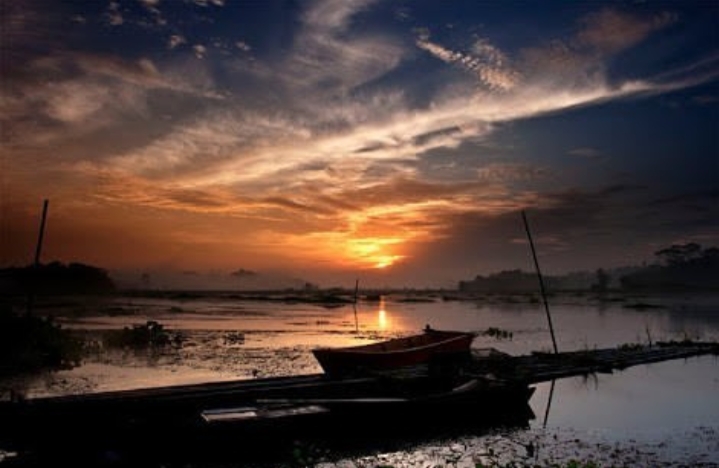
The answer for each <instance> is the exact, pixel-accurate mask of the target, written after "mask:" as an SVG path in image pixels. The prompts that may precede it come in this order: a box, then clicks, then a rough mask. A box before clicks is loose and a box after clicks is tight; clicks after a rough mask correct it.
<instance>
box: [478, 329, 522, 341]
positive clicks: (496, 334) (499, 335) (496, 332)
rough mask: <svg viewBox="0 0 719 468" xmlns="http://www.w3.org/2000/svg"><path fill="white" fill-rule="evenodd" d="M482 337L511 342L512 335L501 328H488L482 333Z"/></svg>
mask: <svg viewBox="0 0 719 468" xmlns="http://www.w3.org/2000/svg"><path fill="white" fill-rule="evenodd" d="M482 335H484V336H490V337H492V338H496V339H498V340H511V339H512V337H513V336H514V334H513V333H512V332H511V331H509V330H502V329H501V328H497V327H489V328H487V329H486V330H485V331H483V332H482Z"/></svg>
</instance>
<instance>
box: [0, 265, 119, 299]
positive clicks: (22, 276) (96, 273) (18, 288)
mask: <svg viewBox="0 0 719 468" xmlns="http://www.w3.org/2000/svg"><path fill="white" fill-rule="evenodd" d="M113 291H115V284H114V283H113V281H112V279H111V278H110V276H109V275H108V273H107V271H105V270H103V269H102V268H98V267H94V266H91V265H85V264H82V263H70V264H63V263H60V262H52V263H48V264H43V265H38V266H34V265H31V266H26V267H10V268H3V269H0V292H1V293H2V294H7V295H13V294H30V293H33V294H37V295H65V294H106V293H111V292H113Z"/></svg>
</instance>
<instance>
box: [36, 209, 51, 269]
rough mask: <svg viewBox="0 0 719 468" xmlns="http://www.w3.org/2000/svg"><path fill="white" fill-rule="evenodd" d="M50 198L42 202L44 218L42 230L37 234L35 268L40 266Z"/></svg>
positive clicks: (41, 223) (41, 222) (41, 225)
mask: <svg viewBox="0 0 719 468" xmlns="http://www.w3.org/2000/svg"><path fill="white" fill-rule="evenodd" d="M48 203H49V200H47V199H45V201H44V202H43V204H42V220H41V221H40V232H39V233H38V236H37V247H36V248H35V263H34V265H35V268H37V267H39V266H40V253H41V252H42V240H43V238H44V237H45V220H46V219H47V205H48Z"/></svg>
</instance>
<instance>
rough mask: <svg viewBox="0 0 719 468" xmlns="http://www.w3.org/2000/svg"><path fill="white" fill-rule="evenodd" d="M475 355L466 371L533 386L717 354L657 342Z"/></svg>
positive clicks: (710, 347) (714, 348)
mask: <svg viewBox="0 0 719 468" xmlns="http://www.w3.org/2000/svg"><path fill="white" fill-rule="evenodd" d="M474 354H475V355H474V356H473V359H472V360H471V361H470V362H469V363H468V364H467V366H466V368H465V371H466V372H467V373H468V374H470V375H473V374H477V375H479V374H484V375H487V374H492V375H494V376H496V377H497V378H499V379H502V380H509V381H514V382H523V383H526V384H527V385H532V384H537V383H541V382H548V381H551V380H556V379H561V378H566V377H575V376H585V375H590V374H595V373H604V374H607V373H613V372H614V371H620V370H624V369H626V368H628V367H632V366H637V365H642V364H651V363H656V362H662V361H670V360H674V359H687V358H690V357H695V356H702V355H719V343H701V342H699V343H695V342H659V343H655V344H652V345H624V346H619V347H617V348H604V349H593V350H581V351H569V352H561V353H557V354H554V353H540V352H535V353H532V354H528V355H522V356H510V355H507V354H504V353H499V352H496V351H494V352H493V351H492V350H489V352H487V350H476V351H475V353H474Z"/></svg>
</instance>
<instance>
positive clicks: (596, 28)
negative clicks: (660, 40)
mask: <svg viewBox="0 0 719 468" xmlns="http://www.w3.org/2000/svg"><path fill="white" fill-rule="evenodd" d="M677 19H678V17H677V15H676V14H673V13H669V12H663V13H659V14H655V15H651V16H648V17H640V16H634V15H631V14H629V13H625V12H622V11H619V10H616V9H612V8H608V7H607V8H603V9H602V10H599V11H598V12H595V13H591V14H589V15H587V16H586V17H584V18H583V20H582V22H581V24H582V26H583V29H582V30H581V31H579V33H578V34H577V37H576V39H577V42H578V43H579V44H580V45H582V46H587V47H590V48H592V49H595V50H597V51H599V52H601V53H604V54H612V53H616V52H619V51H622V50H625V49H627V48H629V47H632V46H634V45H636V44H638V43H640V42H641V41H643V40H644V39H646V38H647V37H648V36H649V34H651V33H652V32H654V31H657V30H659V29H663V28H665V27H667V26H669V25H671V24H673V23H675V22H676V21H677Z"/></svg>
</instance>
